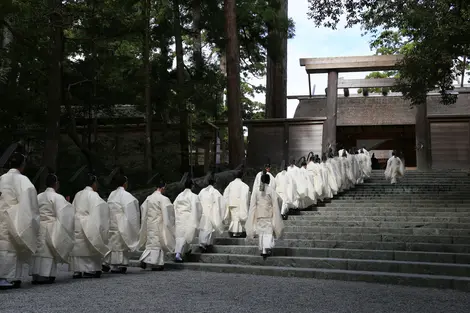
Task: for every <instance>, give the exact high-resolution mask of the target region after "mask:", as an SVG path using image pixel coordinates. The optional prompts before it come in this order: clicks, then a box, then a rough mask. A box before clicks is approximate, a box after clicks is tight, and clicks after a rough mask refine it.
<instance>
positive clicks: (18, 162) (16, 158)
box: [10, 152, 26, 168]
mask: <svg viewBox="0 0 470 313" xmlns="http://www.w3.org/2000/svg"><path fill="white" fill-rule="evenodd" d="M25 161H26V157H25V156H24V155H23V154H21V153H19V152H15V153H13V155H12V156H11V158H10V167H11V168H20V167H21V166H22V165H23V164H24V162H25Z"/></svg>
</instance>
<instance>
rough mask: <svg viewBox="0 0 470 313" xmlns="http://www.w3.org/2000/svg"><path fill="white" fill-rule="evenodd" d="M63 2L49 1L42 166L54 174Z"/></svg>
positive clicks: (61, 91) (62, 56)
mask: <svg viewBox="0 0 470 313" xmlns="http://www.w3.org/2000/svg"><path fill="white" fill-rule="evenodd" d="M61 3H62V2H61V1H60V0H48V4H49V8H50V10H51V11H52V13H51V15H50V21H49V23H50V38H51V41H50V50H49V51H50V53H49V69H48V78H49V81H48V102H47V115H46V120H47V122H46V140H45V145H44V155H43V158H42V164H43V166H45V167H48V168H50V169H51V170H52V171H53V172H55V171H56V169H57V155H58V153H59V139H60V106H61V105H62V100H63V99H62V95H63V86H62V62H63V59H64V35H63V29H62V18H61V16H62V14H61V13H62V12H60V11H61V9H62V4H61ZM47 172H48V171H44V174H43V175H41V180H40V189H41V190H42V189H43V187H44V185H45V180H46V175H47Z"/></svg>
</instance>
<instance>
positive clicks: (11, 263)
mask: <svg viewBox="0 0 470 313" xmlns="http://www.w3.org/2000/svg"><path fill="white" fill-rule="evenodd" d="M22 276H23V262H22V261H21V260H20V259H19V258H18V256H17V254H16V252H13V251H0V280H1V279H7V280H9V281H14V280H21V277H22Z"/></svg>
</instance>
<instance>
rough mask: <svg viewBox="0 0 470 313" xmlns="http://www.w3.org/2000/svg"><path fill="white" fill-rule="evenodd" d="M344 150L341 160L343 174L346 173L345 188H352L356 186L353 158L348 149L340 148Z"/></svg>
mask: <svg viewBox="0 0 470 313" xmlns="http://www.w3.org/2000/svg"><path fill="white" fill-rule="evenodd" d="M340 151H342V153H341V157H340V162H341V166H342V168H343V175H344V180H343V183H344V190H348V189H351V188H352V187H354V174H353V171H352V165H351V160H350V158H348V153H347V151H346V150H340Z"/></svg>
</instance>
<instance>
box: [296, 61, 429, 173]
mask: <svg viewBox="0 0 470 313" xmlns="http://www.w3.org/2000/svg"><path fill="white" fill-rule="evenodd" d="M402 58H403V56H401V55H371V56H348V57H329V58H304V59H300V65H301V66H304V67H305V71H306V72H307V74H308V76H309V90H311V86H310V75H311V74H320V73H327V74H328V87H327V94H326V121H325V123H324V124H323V142H322V147H323V152H325V151H328V147H330V146H334V144H335V143H336V125H337V112H338V89H339V88H341V89H343V88H344V89H345V88H377V87H393V86H394V85H395V82H396V81H395V79H393V78H377V79H355V80H346V79H344V80H343V79H338V73H339V72H366V71H389V70H396V69H397V64H398V62H399V61H400V60H401V59H402ZM310 96H311V94H310ZM415 119H416V125H415V131H416V164H417V168H418V170H423V171H426V170H429V169H430V168H431V147H430V142H431V141H430V135H429V123H428V118H427V104H426V103H423V104H421V105H418V106H417V108H416V115H415Z"/></svg>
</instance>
